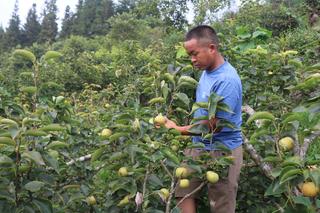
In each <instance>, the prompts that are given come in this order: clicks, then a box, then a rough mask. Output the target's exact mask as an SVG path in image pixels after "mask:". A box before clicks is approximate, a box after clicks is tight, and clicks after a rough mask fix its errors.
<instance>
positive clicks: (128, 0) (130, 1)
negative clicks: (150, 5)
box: [116, 0, 137, 14]
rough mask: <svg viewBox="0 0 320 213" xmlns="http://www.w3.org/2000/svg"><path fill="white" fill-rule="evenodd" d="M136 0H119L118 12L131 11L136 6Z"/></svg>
mask: <svg viewBox="0 0 320 213" xmlns="http://www.w3.org/2000/svg"><path fill="white" fill-rule="evenodd" d="M136 2H137V1H136V0H119V1H118V4H117V6H116V12H117V13H118V14H121V13H125V12H129V11H130V10H133V9H134V8H135V7H136Z"/></svg>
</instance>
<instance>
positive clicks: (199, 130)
mask: <svg viewBox="0 0 320 213" xmlns="http://www.w3.org/2000/svg"><path fill="white" fill-rule="evenodd" d="M188 132H190V133H192V134H197V135H199V134H208V133H209V127H208V125H207V124H201V123H198V124H195V125H193V126H192V127H191V128H190V129H189V130H188Z"/></svg>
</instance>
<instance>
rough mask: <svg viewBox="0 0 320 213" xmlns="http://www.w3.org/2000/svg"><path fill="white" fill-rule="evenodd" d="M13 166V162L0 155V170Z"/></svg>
mask: <svg viewBox="0 0 320 213" xmlns="http://www.w3.org/2000/svg"><path fill="white" fill-rule="evenodd" d="M13 166H14V161H13V160H12V159H11V158H9V157H8V156H6V155H0V168H10V167H13Z"/></svg>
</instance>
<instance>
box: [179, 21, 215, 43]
mask: <svg viewBox="0 0 320 213" xmlns="http://www.w3.org/2000/svg"><path fill="white" fill-rule="evenodd" d="M191 39H197V40H207V41H209V42H212V43H213V44H215V45H217V46H218V45H219V39H218V36H217V33H216V31H215V30H214V29H213V28H212V27H210V26H208V25H199V26H196V27H194V28H192V29H191V30H189V31H188V32H187V34H186V36H185V41H189V40H191Z"/></svg>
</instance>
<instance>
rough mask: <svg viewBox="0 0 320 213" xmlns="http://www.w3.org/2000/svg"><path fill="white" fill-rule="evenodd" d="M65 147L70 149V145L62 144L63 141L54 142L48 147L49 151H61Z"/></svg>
mask: <svg viewBox="0 0 320 213" xmlns="http://www.w3.org/2000/svg"><path fill="white" fill-rule="evenodd" d="M65 147H69V144H67V143H65V142H61V141H52V142H51V143H50V144H49V145H48V146H47V148H48V149H60V148H65Z"/></svg>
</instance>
